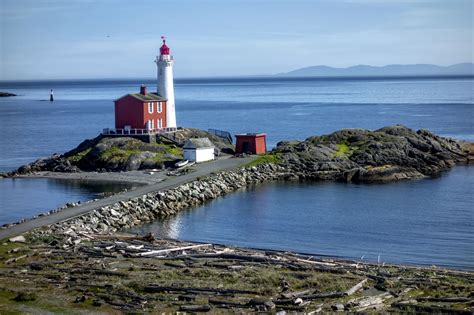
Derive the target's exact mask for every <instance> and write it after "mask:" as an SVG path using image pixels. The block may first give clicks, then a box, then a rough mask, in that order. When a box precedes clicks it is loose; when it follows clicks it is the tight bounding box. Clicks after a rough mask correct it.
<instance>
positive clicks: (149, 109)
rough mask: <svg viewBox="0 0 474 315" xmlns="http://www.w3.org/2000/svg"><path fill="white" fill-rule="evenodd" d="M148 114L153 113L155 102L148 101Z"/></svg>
mask: <svg viewBox="0 0 474 315" xmlns="http://www.w3.org/2000/svg"><path fill="white" fill-rule="evenodd" d="M148 114H153V102H151V103H148Z"/></svg>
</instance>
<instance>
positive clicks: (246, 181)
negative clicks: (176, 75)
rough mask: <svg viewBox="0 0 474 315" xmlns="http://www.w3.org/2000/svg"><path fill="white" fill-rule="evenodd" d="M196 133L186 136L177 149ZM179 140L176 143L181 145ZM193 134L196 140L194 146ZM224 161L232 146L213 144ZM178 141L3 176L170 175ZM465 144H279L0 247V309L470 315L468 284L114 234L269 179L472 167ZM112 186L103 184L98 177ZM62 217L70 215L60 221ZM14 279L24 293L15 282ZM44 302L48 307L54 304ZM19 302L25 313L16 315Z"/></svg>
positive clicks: (79, 155)
mask: <svg viewBox="0 0 474 315" xmlns="http://www.w3.org/2000/svg"><path fill="white" fill-rule="evenodd" d="M197 132H201V131H196V130H194V131H192V130H191V131H190V130H184V131H182V133H181V135H180V136H178V138H179V137H182V139H185V138H186V137H187V136H191V135H194V134H196V133H197ZM178 135H179V133H178ZM201 135H202V134H201ZM210 139H211V140H212V141H213V142H214V141H215V144H216V146H218V145H220V148H221V150H222V151H227V152H232V151H231V150H232V147H231V146H230V145H229V144H225V143H220V144H218V142H219V141H220V140H219V139H212V138H210ZM180 142H182V141H179V139H178V140H177V139H173V141H171V140H170V142H166V140H165V139H163V140H162V142H159V141H158V142H157V144H142V143H138V142H136V140H134V139H127V138H122V139H121V140H120V141H118V140H116V139H110V138H96V139H94V140H88V141H85V142H83V143H82V144H81V145H80V146H79V147H78V148H76V149H74V150H72V151H69V152H67V153H65V154H63V155H55V156H52V157H51V158H49V159H42V160H38V161H36V162H34V163H32V164H29V165H27V166H23V167H21V168H19V169H18V170H17V171H16V172H12V173H9V174H7V176H23V175H25V174H34V173H35V172H38V171H45V170H48V171H56V172H58V171H61V172H69V173H71V174H74V173H78V172H79V173H81V172H87V171H91V170H95V171H100V172H116V171H119V170H131V169H135V170H137V169H147V168H150V167H164V168H166V167H168V166H170V165H171V163H172V162H171V161H174V160H175V159H179V158H180V146H179V143H180ZM473 157H474V145H473V144H472V143H468V142H463V141H457V140H453V139H448V138H443V137H439V136H436V135H434V134H432V133H431V132H429V131H427V130H419V131H413V130H411V129H409V128H406V127H403V126H391V127H385V128H381V129H379V130H375V131H370V130H363V129H344V130H341V131H337V132H334V133H332V134H329V135H323V136H315V137H310V138H308V139H306V140H304V141H283V142H280V143H278V145H277V146H276V147H275V148H274V149H273V150H272V151H271V152H269V153H268V154H266V155H263V156H260V157H258V158H255V159H253V160H252V161H251V162H250V163H249V164H248V165H246V166H245V167H243V168H239V169H234V170H226V171H221V172H217V173H211V174H209V175H208V176H205V177H199V178H197V179H196V180H194V181H191V182H187V183H184V184H181V185H179V186H177V187H173V188H170V189H167V190H164V191H152V192H149V193H146V194H142V195H137V196H135V197H133V198H128V199H127V200H121V201H118V202H111V203H110V204H108V205H106V206H101V207H99V208H97V209H94V210H92V211H90V212H87V213H84V214H82V215H79V216H75V217H72V218H70V219H67V220H63V221H60V222H57V223H54V224H51V225H48V226H43V227H41V228H37V229H35V230H32V231H31V232H28V233H26V234H24V235H23V236H19V237H15V238H10V240H9V241H8V240H4V243H3V245H1V246H0V256H1V257H2V260H1V269H0V271H1V273H0V278H1V281H0V282H1V283H2V285H1V286H0V293H1V294H0V303H1V304H4V305H6V307H7V309H8V310H10V311H15V310H20V309H21V307H23V306H22V305H25V304H26V305H27V306H28V307H29V310H31V311H37V312H42V311H46V310H50V309H54V310H57V311H59V312H61V311H62V310H64V309H62V308H61V307H65V308H66V309H76V310H78V311H88V312H115V311H126V312H137V311H138V312H156V311H169V312H174V311H183V312H200V311H201V312H203V311H213V312H222V311H226V310H227V311H229V310H231V311H234V312H235V311H241V312H251V311H254V312H255V311H266V312H276V311H297V312H314V313H316V312H330V311H351V312H367V311H377V312H380V311H387V312H400V311H402V312H403V311H407V312H438V313H456V314H457V313H459V314H470V313H472V312H473V310H474V309H473V305H474V300H473V297H472V291H473V290H474V288H473V285H472V283H473V281H472V279H473V277H474V276H473V274H472V273H471V272H464V271H454V270H447V269H442V268H437V267H432V268H426V267H425V268H422V267H415V266H395V265H388V264H380V263H379V264H375V263H366V262H363V261H344V260H336V259H330V258H327V257H317V256H316V257H313V256H309V255H302V254H295V253H286V252H277V251H259V250H252V249H242V248H235V247H228V246H221V245H213V244H198V243H189V242H181V241H175V240H156V239H155V238H154V237H153V235H146V236H136V235H128V234H123V231H124V230H125V229H127V228H129V227H132V226H136V225H140V224H143V223H145V222H150V221H153V220H156V219H159V218H163V217H166V216H171V215H174V214H176V213H177V212H178V211H182V210H185V209H190V208H192V207H195V206H197V205H200V204H203V203H205V202H207V201H209V200H212V199H215V198H217V197H219V196H222V195H225V194H228V193H231V192H233V191H235V190H237V189H239V188H242V187H245V186H249V185H254V184H256V183H261V182H266V181H271V180H337V181H355V182H384V181H393V180H404V179H417V178H422V177H426V176H433V175H436V174H438V173H440V172H442V171H445V170H448V169H449V168H451V167H453V166H454V165H456V164H460V163H470V162H472V161H473ZM104 174H109V173H104ZM65 211H68V210H65ZM18 276H21V277H22V279H25V281H24V282H22V283H20V284H19V283H18V281H16V279H17V277H18ZM51 293H52V294H51ZM22 303H23V304H22Z"/></svg>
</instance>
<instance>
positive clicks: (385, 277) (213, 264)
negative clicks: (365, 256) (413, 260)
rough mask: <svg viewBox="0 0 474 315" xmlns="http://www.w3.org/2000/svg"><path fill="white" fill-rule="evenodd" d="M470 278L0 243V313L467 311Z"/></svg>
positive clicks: (384, 267)
mask: <svg viewBox="0 0 474 315" xmlns="http://www.w3.org/2000/svg"><path fill="white" fill-rule="evenodd" d="M473 280H474V275H473V274H472V273H470V272H463V271H454V270H445V269H440V268H435V267H432V268H420V267H409V266H395V265H388V264H384V263H379V264H369V263H364V262H362V261H344V260H336V259H330V258H324V257H314V256H309V255H303V254H297V253H290V252H280V251H264V250H255V249H245V248H236V247H229V246H222V245H216V244H197V243H189V242H181V241H175V240H155V239H154V238H153V236H151V235H147V236H145V237H140V236H134V235H124V234H111V235H88V237H87V240H86V241H83V242H79V243H74V244H69V245H68V244H66V243H65V242H64V238H62V237H60V236H59V235H45V236H43V237H41V236H38V235H32V234H29V235H26V237H24V238H23V237H17V238H14V239H12V240H11V241H10V242H4V243H2V244H0V312H1V313H6V314H10V313H32V314H45V313H47V314H50V313H60V314H65V313H67V314H71V313H80V314H84V313H87V314H104V313H106V314H121V313H140V314H143V313H153V314H155V313H160V314H161V313H166V314H178V313H177V312H180V314H189V313H197V312H210V313H213V314H222V313H252V314H253V313H257V312H264V313H265V314H275V313H277V314H286V313H291V312H297V313H305V314H316V313H330V312H331V313H332V312H336V311H339V312H351V313H364V314H365V313H374V312H375V313H437V314H472V312H473V311H474V309H473V305H474V297H473V295H472V292H473V290H474V285H473V283H474V282H473Z"/></svg>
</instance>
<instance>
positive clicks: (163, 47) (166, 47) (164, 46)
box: [160, 36, 170, 55]
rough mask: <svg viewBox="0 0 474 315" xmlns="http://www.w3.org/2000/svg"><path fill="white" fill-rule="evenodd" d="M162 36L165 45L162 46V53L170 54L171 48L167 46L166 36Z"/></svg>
mask: <svg viewBox="0 0 474 315" xmlns="http://www.w3.org/2000/svg"><path fill="white" fill-rule="evenodd" d="M161 38H163V45H161V47H160V55H169V54H170V48H169V47H168V46H166V40H165V39H164V37H163V36H162V37H161Z"/></svg>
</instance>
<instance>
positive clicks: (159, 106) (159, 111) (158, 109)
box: [156, 102, 162, 113]
mask: <svg viewBox="0 0 474 315" xmlns="http://www.w3.org/2000/svg"><path fill="white" fill-rule="evenodd" d="M157 106H158V108H157V109H156V111H157V112H158V113H161V110H162V109H161V102H158V103H157Z"/></svg>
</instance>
